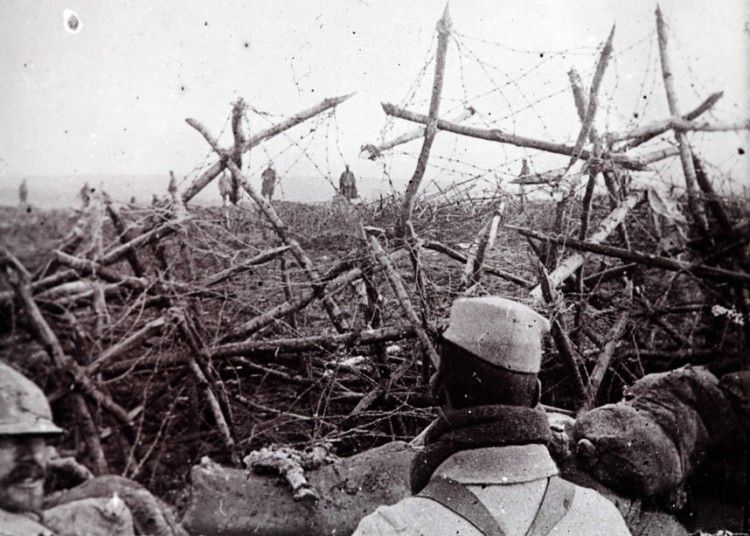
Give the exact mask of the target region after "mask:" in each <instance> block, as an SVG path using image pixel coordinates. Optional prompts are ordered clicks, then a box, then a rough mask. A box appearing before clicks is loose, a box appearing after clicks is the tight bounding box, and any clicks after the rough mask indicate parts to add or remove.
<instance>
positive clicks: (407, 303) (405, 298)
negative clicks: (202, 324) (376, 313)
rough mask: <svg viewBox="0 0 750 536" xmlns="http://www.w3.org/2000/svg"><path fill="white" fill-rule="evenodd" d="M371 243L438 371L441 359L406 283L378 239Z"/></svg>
mask: <svg viewBox="0 0 750 536" xmlns="http://www.w3.org/2000/svg"><path fill="white" fill-rule="evenodd" d="M369 242H370V248H371V250H372V252H373V255H374V256H375V258H376V259H377V261H378V263H380V265H381V266H382V267H383V269H384V271H385V274H386V277H387V278H388V282H389V283H390V284H391V287H392V288H393V291H394V293H395V294H396V298H397V300H398V303H399V305H400V306H401V309H402V310H403V312H404V316H406V318H407V320H408V321H409V323H410V324H411V325H412V327H413V328H414V332H415V333H416V335H417V339H419V343H420V344H421V345H422V350H423V351H424V353H426V354H427V357H429V359H430V362H431V363H432V365H433V366H434V367H435V368H436V369H437V367H438V364H439V363H440V357H439V356H438V354H437V352H436V351H435V348H434V347H433V345H432V341H430V338H429V336H428V335H427V332H426V331H425V330H424V327H423V326H422V322H421V321H420V319H419V316H417V313H416V311H415V310H414V306H413V305H412V304H411V300H410V299H409V294H408V293H407V292H406V289H405V288H404V283H403V281H402V279H401V276H400V275H399V274H398V272H397V271H396V269H395V267H394V266H393V264H392V262H391V260H390V258H389V257H388V255H386V253H385V251H384V250H383V247H382V246H381V245H380V242H378V239H377V238H376V237H374V236H372V235H370V236H369Z"/></svg>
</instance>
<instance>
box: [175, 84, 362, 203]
mask: <svg viewBox="0 0 750 536" xmlns="http://www.w3.org/2000/svg"><path fill="white" fill-rule="evenodd" d="M352 95H353V93H350V94H349V95H342V96H340V97H333V98H329V99H325V100H323V101H321V102H320V103H318V104H316V105H315V106H313V107H311V108H308V109H306V110H302V111H301V112H299V113H296V114H294V115H293V116H291V117H289V118H287V119H285V120H284V121H281V122H280V123H277V124H275V125H273V126H271V127H269V128H267V129H265V130H261V131H260V132H258V133H257V134H255V135H254V136H252V137H250V139H248V140H247V141H245V142H244V143H243V144H242V147H241V151H242V152H247V151H249V150H250V149H252V148H253V147H255V146H256V145H259V144H260V143H262V142H263V141H265V140H267V139H269V138H273V137H274V136H276V135H277V134H280V133H282V132H284V131H285V130H289V129H290V128H292V127H293V126H295V125H298V124H300V123H302V122H303V121H306V120H308V119H310V118H311V117H315V116H316V115H318V114H320V113H323V112H325V111H326V110H328V109H330V108H335V107H336V106H338V105H339V104H341V103H342V102H344V101H345V100H347V99H348V98H349V97H351V96H352ZM226 167H227V166H226V161H225V158H224V157H223V156H222V158H220V159H219V161H217V162H214V163H213V164H212V165H211V166H210V167H209V168H208V169H207V170H206V171H204V172H203V173H202V174H201V176H200V177H198V178H197V179H195V180H194V181H193V183H192V184H191V185H190V186H189V187H188V188H187V190H185V192H183V194H182V201H183V203H185V204H186V205H187V203H188V202H189V201H190V200H191V199H192V198H193V197H195V196H196V195H198V193H199V192H200V191H201V190H203V188H205V187H206V186H207V185H208V183H210V182H211V181H212V180H214V179H215V178H216V177H218V176H219V175H220V174H221V172H222V171H224V170H225V169H226Z"/></svg>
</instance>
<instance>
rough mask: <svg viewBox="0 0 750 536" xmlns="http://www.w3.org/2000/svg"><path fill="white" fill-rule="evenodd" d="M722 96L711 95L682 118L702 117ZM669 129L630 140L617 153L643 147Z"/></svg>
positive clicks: (722, 94) (721, 94) (667, 127)
mask: <svg viewBox="0 0 750 536" xmlns="http://www.w3.org/2000/svg"><path fill="white" fill-rule="evenodd" d="M723 96H724V92H723V91H718V92H716V93H712V94H711V95H709V96H708V98H707V99H706V100H704V101H703V102H702V103H700V104H699V105H698V106H697V107H696V108H695V109H693V110H691V111H690V112H688V113H687V114H685V115H683V116H682V118H683V119H685V120H687V121H692V120H693V119H697V118H698V117H700V116H701V115H703V114H704V113H705V112H707V111H708V110H710V109H711V108H713V106H714V104H716V103H717V102H718V101H719V99H720V98H721V97H723ZM668 129H669V125H664V130H662V131H660V132H653V133H651V134H647V135H644V136H641V137H638V138H635V139H632V140H630V141H629V142H628V143H626V144H624V145H622V146H621V147H619V148H618V149H617V150H618V151H628V150H630V149H634V148H635V147H638V146H639V145H643V144H644V143H646V142H647V141H649V140H651V139H653V138H654V137H656V136H658V135H659V134H661V133H663V132H666V131H667V130H668Z"/></svg>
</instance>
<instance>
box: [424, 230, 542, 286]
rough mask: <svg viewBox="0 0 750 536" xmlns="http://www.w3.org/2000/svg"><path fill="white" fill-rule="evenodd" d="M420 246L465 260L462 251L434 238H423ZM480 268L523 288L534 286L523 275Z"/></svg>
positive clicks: (485, 267) (497, 269)
mask: <svg viewBox="0 0 750 536" xmlns="http://www.w3.org/2000/svg"><path fill="white" fill-rule="evenodd" d="M422 247H423V248H425V249H431V250H432V251H437V252H438V253H442V254H444V255H447V256H448V257H450V258H451V259H453V260H456V261H458V262H461V263H464V264H465V263H466V261H467V257H466V255H464V254H463V253H461V252H459V251H456V250H455V249H453V248H451V247H448V246H446V245H445V244H443V243H441V242H436V241H434V240H425V241H424V242H422ZM482 270H483V271H485V272H486V273H488V274H490V275H494V276H496V277H500V278H502V279H505V280H507V281H510V282H511V283H515V284H516V285H520V286H522V287H525V288H531V287H533V286H534V283H532V282H531V281H529V280H528V279H524V278H523V277H519V276H517V275H515V274H512V273H510V272H507V271H505V270H501V269H500V268H495V267H494V266H482Z"/></svg>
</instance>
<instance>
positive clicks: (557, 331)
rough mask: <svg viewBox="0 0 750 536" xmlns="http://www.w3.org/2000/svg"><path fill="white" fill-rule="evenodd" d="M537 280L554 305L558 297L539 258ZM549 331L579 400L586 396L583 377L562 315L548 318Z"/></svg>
mask: <svg viewBox="0 0 750 536" xmlns="http://www.w3.org/2000/svg"><path fill="white" fill-rule="evenodd" d="M538 270H539V280H540V286H541V287H542V291H543V294H544V299H545V301H546V302H547V303H548V304H549V305H551V306H554V305H555V304H556V303H558V299H559V298H558V297H557V296H556V295H555V290H554V288H553V287H552V284H551V282H550V280H549V275H548V274H547V269H546V268H545V267H544V264H542V262H541V260H539V261H538ZM550 332H551V335H552V339H553V340H554V341H555V346H556V347H557V352H558V353H559V354H560V357H561V358H562V362H563V364H564V365H565V367H566V368H567V369H568V374H569V375H570V377H571V379H572V380H573V387H574V389H575V391H576V394H578V396H579V398H580V399H581V400H583V399H584V397H585V396H586V387H585V385H584V384H583V378H581V372H580V371H579V370H578V361H577V360H576V358H575V356H574V354H573V351H574V350H573V344H572V343H571V342H570V338H569V337H568V334H567V331H566V329H565V325H564V323H563V317H562V316H560V315H559V314H557V313H555V314H554V315H552V318H550Z"/></svg>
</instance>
